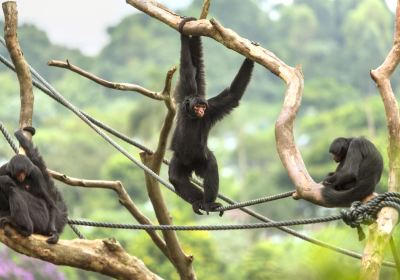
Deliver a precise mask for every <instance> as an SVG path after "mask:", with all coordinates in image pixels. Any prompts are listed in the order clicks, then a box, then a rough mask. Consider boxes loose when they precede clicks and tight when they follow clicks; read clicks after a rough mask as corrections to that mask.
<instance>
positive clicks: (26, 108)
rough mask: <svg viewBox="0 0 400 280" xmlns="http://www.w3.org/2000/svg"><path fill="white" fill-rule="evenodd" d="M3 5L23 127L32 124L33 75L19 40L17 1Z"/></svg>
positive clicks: (29, 135)
mask: <svg viewBox="0 0 400 280" xmlns="http://www.w3.org/2000/svg"><path fill="white" fill-rule="evenodd" d="M2 7H3V13H4V39H5V41H6V46H7V49H8V52H9V54H10V57H11V60H12V62H13V64H14V66H15V72H16V73H17V77H18V82H19V88H20V99H21V109H20V115H19V126H20V127H21V128H23V127H26V126H32V116H33V103H34V96H33V91H32V77H31V72H30V71H29V67H28V65H27V63H26V61H25V58H24V55H23V52H22V50H21V47H20V45H19V41H18V35H17V27H18V11H17V3H16V2H15V1H7V2H4V3H3V4H2ZM24 134H25V136H26V137H27V138H28V139H31V138H32V135H31V134H30V133H26V132H25V133H24ZM20 153H23V154H24V153H25V151H23V149H20Z"/></svg>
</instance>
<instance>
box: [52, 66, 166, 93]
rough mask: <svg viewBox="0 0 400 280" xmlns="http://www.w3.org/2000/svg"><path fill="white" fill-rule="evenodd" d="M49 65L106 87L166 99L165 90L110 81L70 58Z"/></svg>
mask: <svg viewBox="0 0 400 280" xmlns="http://www.w3.org/2000/svg"><path fill="white" fill-rule="evenodd" d="M47 65H49V66H55V67H60V68H65V69H68V70H71V71H72V72H75V73H77V74H79V75H81V76H83V77H85V78H88V79H89V80H92V81H93V82H95V83H97V84H99V85H102V86H104V87H106V88H111V89H116V90H121V91H135V92H138V93H140V94H142V95H144V96H147V97H149V98H151V99H155V100H164V99H165V97H164V90H163V91H160V92H156V91H151V90H148V89H146V88H144V87H142V86H139V85H136V84H130V83H116V82H110V81H107V80H104V79H102V78H100V77H98V76H96V75H94V74H92V73H90V72H88V71H85V70H83V69H81V68H79V67H78V66H75V65H73V64H71V63H70V62H69V61H68V60H67V62H64V61H59V60H50V61H49V62H48V63H47Z"/></svg>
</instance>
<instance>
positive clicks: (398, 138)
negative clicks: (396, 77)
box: [361, 0, 400, 280]
mask: <svg viewBox="0 0 400 280" xmlns="http://www.w3.org/2000/svg"><path fill="white" fill-rule="evenodd" d="M395 26H396V27H395V33H394V42H393V47H392V49H391V50H390V51H389V53H388V55H387V57H386V59H385V61H384V62H383V63H382V65H381V66H379V67H378V68H376V69H375V70H372V71H371V77H372V79H373V80H374V81H375V83H376V85H377V87H378V89H379V92H380V95H381V98H382V101H383V104H384V107H385V112H386V119H387V126H388V134H389V135H388V138H389V146H388V155H389V176H388V177H389V178H388V191H392V192H400V113H399V106H398V103H397V100H396V97H395V95H394V93H393V89H392V85H391V82H390V77H391V75H392V73H393V72H394V70H395V69H396V68H397V65H398V64H399V62H400V0H398V1H397V9H396V23H395ZM398 219H399V215H398V213H397V211H396V210H394V209H392V208H384V209H382V211H381V212H380V213H379V215H378V219H377V221H376V224H374V225H373V226H371V227H370V234H369V238H368V241H367V244H366V246H365V249H364V254H363V256H364V257H363V260H362V267H361V278H362V279H370V280H373V279H379V273H380V269H381V264H382V260H383V256H384V248H385V247H386V246H387V244H388V242H389V240H390V238H391V235H392V233H393V230H394V227H395V225H396V223H397V221H398Z"/></svg>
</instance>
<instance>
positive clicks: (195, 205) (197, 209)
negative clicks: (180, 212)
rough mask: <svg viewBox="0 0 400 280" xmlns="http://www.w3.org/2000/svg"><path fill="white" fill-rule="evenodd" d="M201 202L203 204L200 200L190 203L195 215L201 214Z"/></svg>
mask: <svg viewBox="0 0 400 280" xmlns="http://www.w3.org/2000/svg"><path fill="white" fill-rule="evenodd" d="M202 204H203V201H202V200H198V201H195V202H193V203H192V208H193V212H194V213H196V214H197V215H203V213H201V211H200V209H201V208H202Z"/></svg>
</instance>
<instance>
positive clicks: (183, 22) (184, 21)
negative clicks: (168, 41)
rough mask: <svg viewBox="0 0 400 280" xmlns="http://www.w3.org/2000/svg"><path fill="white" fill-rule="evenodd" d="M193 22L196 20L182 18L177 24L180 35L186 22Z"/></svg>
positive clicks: (193, 18)
mask: <svg viewBox="0 0 400 280" xmlns="http://www.w3.org/2000/svg"><path fill="white" fill-rule="evenodd" d="M195 20H197V18H195V17H183V18H182V20H181V22H180V23H179V26H178V31H179V32H180V33H182V31H183V26H184V25H185V24H186V22H188V21H195Z"/></svg>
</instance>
